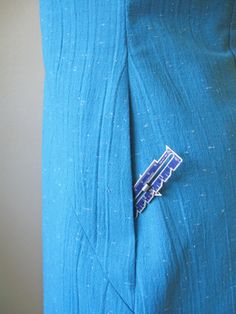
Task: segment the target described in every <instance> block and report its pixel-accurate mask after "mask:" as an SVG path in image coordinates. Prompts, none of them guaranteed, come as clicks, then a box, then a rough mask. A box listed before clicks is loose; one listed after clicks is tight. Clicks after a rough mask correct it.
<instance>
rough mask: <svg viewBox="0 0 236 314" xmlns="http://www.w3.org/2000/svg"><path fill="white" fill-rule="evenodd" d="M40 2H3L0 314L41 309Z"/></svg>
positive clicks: (0, 8) (0, 10) (0, 35)
mask: <svg viewBox="0 0 236 314" xmlns="http://www.w3.org/2000/svg"><path fill="white" fill-rule="evenodd" d="M40 36H41V34H40V25H39V3H38V1H35V0H20V1H17V0H0V313H1V314H15V313H16V314H21V313H22V314H37V313H43V310H42V270H41V269H42V268H41V260H42V257H41V255H42V254H41V125H42V97H43V96H42V94H43V75H44V73H43V65H42V53H41V37H40Z"/></svg>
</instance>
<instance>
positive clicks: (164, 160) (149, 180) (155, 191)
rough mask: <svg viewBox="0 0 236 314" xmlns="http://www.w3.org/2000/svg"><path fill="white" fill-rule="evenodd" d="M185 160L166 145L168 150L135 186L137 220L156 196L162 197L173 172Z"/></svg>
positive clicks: (151, 165) (154, 162) (152, 164)
mask: <svg viewBox="0 0 236 314" xmlns="http://www.w3.org/2000/svg"><path fill="white" fill-rule="evenodd" d="M182 161H183V159H182V158H181V157H179V156H178V155H177V154H176V153H175V152H174V151H173V150H172V149H171V148H170V147H168V146H167V145H166V150H165V152H164V153H163V154H162V156H161V157H160V159H159V160H155V159H154V160H153V162H152V163H151V164H150V166H149V167H148V168H147V169H146V170H145V172H144V173H143V174H142V175H140V178H139V179H138V181H137V182H136V183H135V185H134V200H135V209H136V213H135V218H137V217H138V215H139V214H140V213H142V212H143V210H144V209H145V207H146V206H147V204H148V203H150V202H151V200H152V199H153V198H154V196H161V193H160V192H159V191H160V189H161V188H162V186H163V182H166V181H167V180H168V179H169V178H170V176H171V174H172V172H173V171H175V170H176V169H177V168H178V167H179V165H180V164H181V162H182Z"/></svg>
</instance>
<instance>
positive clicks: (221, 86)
mask: <svg viewBox="0 0 236 314" xmlns="http://www.w3.org/2000/svg"><path fill="white" fill-rule="evenodd" d="M235 8H236V5H235V1H231V0H227V1H218V0H198V1H197V0H193V1H183V0H182V1H180V0H179V1H177V0H173V1H167V0H165V1H164V0H158V1H157V0H156V1H154V0H153V1H152V0H123V1H122V0H116V1H108V0H101V1H94V0H88V1H85V0H77V1H72V0H64V1H59V0H54V1H52V0H41V1H40V16H41V30H42V43H43V58H44V64H45V89H44V93H45V96H44V113H43V151H42V154H43V155H42V163H43V169H42V171H43V173H42V179H43V193H42V194H43V195H42V197H43V271H44V313H45V314H55V313H60V314H62V313H65V314H69V313H73V314H74V313H79V314H108V313H109V314H111V313H112V314H129V313H136V314H144V313H147V314H159V313H171V314H172V313H173V314H180V313H181V314H190V313H193V314H231V313H236V297H235V291H236V278H235V276H236V62H235V61H236V59H235V55H236V11H235V10H236V9H235ZM165 145H168V146H170V147H171V148H172V149H173V150H174V151H176V153H177V154H178V155H180V156H181V157H182V158H183V162H182V164H181V165H180V167H179V168H178V169H177V170H176V172H174V173H173V174H172V176H171V178H170V180H169V181H168V182H167V183H166V184H165V185H164V186H163V188H162V190H161V193H162V196H161V197H155V198H154V199H153V200H152V202H151V203H150V204H149V205H148V206H147V208H146V209H145V210H144V211H143V213H142V214H141V215H140V216H139V217H138V219H134V201H133V185H134V183H135V182H136V180H137V179H138V178H139V174H141V173H143V172H144V171H145V169H146V168H147V167H148V166H149V164H150V162H151V161H152V160H153V159H158V158H159V157H160V156H161V154H162V153H163V152H164V150H165Z"/></svg>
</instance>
